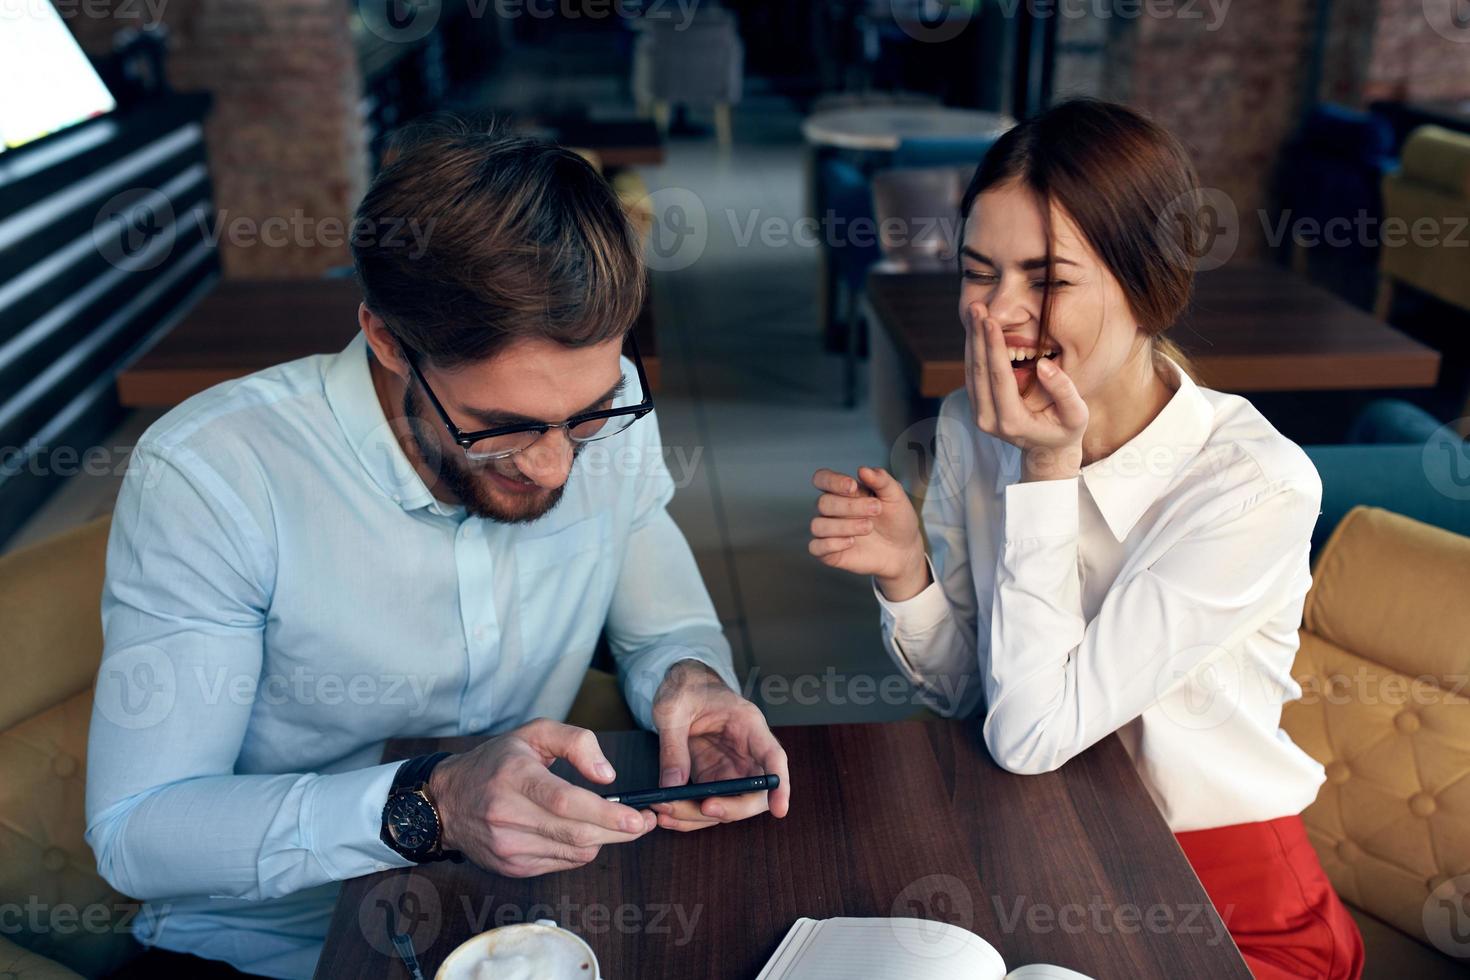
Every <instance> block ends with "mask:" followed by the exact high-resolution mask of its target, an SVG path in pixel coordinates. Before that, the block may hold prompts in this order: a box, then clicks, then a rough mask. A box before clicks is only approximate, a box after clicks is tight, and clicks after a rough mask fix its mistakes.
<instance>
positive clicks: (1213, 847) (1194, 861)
mask: <svg viewBox="0 0 1470 980" xmlns="http://www.w3.org/2000/svg"><path fill="white" fill-rule="evenodd" d="M1174 836H1175V837H1177V838H1178V839H1179V846H1180V847H1182V848H1183V849H1184V856H1185V857H1187V858H1189V863H1190V864H1191V865H1192V866H1193V867H1194V873H1195V874H1197V875H1198V876H1199V880H1200V882H1201V883H1202V884H1203V885H1204V886H1205V892H1206V893H1208V894H1209V896H1210V901H1211V902H1213V903H1214V905H1215V910H1216V911H1217V912H1219V913H1220V918H1222V919H1224V920H1225V926H1226V928H1227V929H1229V930H1230V935H1231V938H1233V939H1234V940H1235V945H1237V946H1239V947H1240V952H1241V953H1242V954H1243V955H1244V956H1245V962H1246V965H1247V966H1249V967H1250V970H1251V973H1252V974H1253V975H1254V976H1255V977H1256V980H1303V978H1311V980H1358V978H1359V977H1361V976H1362V974H1363V937H1362V936H1361V935H1359V933H1358V927H1357V924H1356V923H1354V922H1353V920H1352V917H1351V916H1349V915H1348V911H1347V909H1346V908H1344V907H1343V904H1342V902H1341V900H1339V899H1338V897H1337V892H1335V891H1333V890H1332V883H1331V882H1330V881H1328V880H1327V873H1326V872H1325V871H1323V870H1322V863H1321V862H1320V861H1318V860H1317V853H1316V852H1315V851H1313V850H1312V845H1311V843H1310V842H1309V841H1308V840H1307V830H1306V827H1304V826H1303V825H1302V818H1301V817H1281V818H1279V819H1277V820H1266V821H1263V822H1261V823H1243V824H1236V825H1235V826H1233V827H1215V828H1213V829H1210V830H1192V831H1188V832H1186V833H1182V834H1175V835H1174Z"/></svg>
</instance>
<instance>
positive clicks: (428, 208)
mask: <svg viewBox="0 0 1470 980" xmlns="http://www.w3.org/2000/svg"><path fill="white" fill-rule="evenodd" d="M405 227H408V228H411V229H412V230H413V231H414V235H413V236H412V237H411V236H410V235H409V234H408V233H407V232H406V231H404V229H405ZM352 257H353V263H354V265H355V266H356V270H357V278H358V282H359V283H360V285H361V286H362V291H363V302H364V303H365V304H366V305H367V308H368V309H370V310H372V311H373V312H374V313H376V314H377V315H378V316H379V317H381V318H382V320H383V322H384V323H385V324H386V325H387V327H388V329H389V330H390V331H391V332H392V333H393V335H394V337H395V338H397V340H398V341H399V342H400V343H402V344H404V345H405V346H406V347H408V348H409V349H410V350H412V351H414V352H416V353H419V354H422V355H424V356H425V357H427V358H428V359H429V360H430V361H432V362H433V363H435V364H437V365H439V366H440V367H444V368H453V367H456V366H458V365H461V364H465V363H467V362H471V361H477V360H483V359H485V358H487V357H490V356H492V355H494V354H495V353H497V352H498V351H500V350H501V349H502V348H504V347H505V346H506V345H508V344H509V343H511V342H513V341H514V340H516V339H519V338H529V337H535V338H543V339H548V340H553V341H555V342H557V343H560V344H563V345H565V346H568V347H581V346H586V345H593V344H598V343H602V342H604V341H608V340H614V339H617V338H620V337H622V336H624V335H625V334H626V333H627V332H628V330H629V329H631V328H632V326H633V323H634V321H635V320H636V319H637V316H638V312H639V310H640V309H641V307H642V305H643V296H644V289H645V286H644V266H643V255H642V250H641V246H640V242H639V240H638V237H637V233H636V232H635V231H634V229H633V227H632V225H631V223H630V222H629V220H628V217H627V214H626V213H625V211H624V210H623V207H622V205H621V203H620V202H619V201H618V198H617V195H616V193H615V192H614V191H613V189H612V187H611V186H610V185H609V184H608V182H607V181H606V180H605V179H603V177H602V175H601V174H599V173H598V172H597V171H596V170H594V169H593V168H592V166H591V165H590V164H588V163H587V161H586V160H584V159H583V158H582V157H580V156H578V155H577V154H575V153H573V152H572V151H570V150H567V149H564V148H562V147H559V146H555V145H553V144H550V143H545V142H542V141H539V140H534V139H529V138H526V137H521V136H509V135H503V134H500V133H497V132H495V131H493V130H491V129H487V128H486V127H483V126H476V125H474V124H472V123H471V122H469V121H467V120H464V119H461V118H458V117H453V116H440V117H433V118H431V119H430V120H428V121H427V122H425V123H421V124H416V125H414V126H412V127H410V128H409V129H407V130H404V131H401V132H400V133H399V134H397V135H396V136H395V138H394V140H393V142H392V143H391V144H390V146H389V148H388V150H387V152H386V153H385V155H384V166H383V169H382V170H381V171H380V172H379V173H378V175H377V177H376V178H375V179H374V180H373V183H372V186H371V187H369V188H368V192H367V194H366V195H364V197H363V199H362V203H361V204H360V205H359V206H358V209H357V216H356V219H355V222H354V226H353V240H352Z"/></svg>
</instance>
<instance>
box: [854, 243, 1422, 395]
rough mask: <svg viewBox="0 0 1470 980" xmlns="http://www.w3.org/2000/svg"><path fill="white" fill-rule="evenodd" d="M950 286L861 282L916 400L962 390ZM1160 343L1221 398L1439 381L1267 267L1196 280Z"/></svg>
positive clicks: (1334, 306)
mask: <svg viewBox="0 0 1470 980" xmlns="http://www.w3.org/2000/svg"><path fill="white" fill-rule="evenodd" d="M959 288H960V284H959V277H958V276H957V275H955V274H954V273H952V272H899V273H874V274H873V275H872V276H870V277H869V278H868V287H867V309H868V311H869V316H871V317H872V318H873V320H874V323H875V326H876V327H877V328H879V329H882V330H884V331H886V332H887V334H888V335H889V336H890V337H891V338H892V339H893V341H894V344H895V346H896V347H897V349H898V351H899V356H900V357H901V358H902V360H903V364H904V368H905V370H906V372H907V373H908V375H909V377H910V378H912V379H914V381H915V383H916V385H917V387H918V389H919V392H920V394H921V395H923V396H924V397H926V398H940V397H943V396H944V395H947V394H949V393H950V392H951V391H954V390H956V389H958V388H963V387H964V386H965V373H964V372H965V365H964V359H965V338H964V334H963V332H962V330H961V328H960V320H959ZM1166 336H1168V337H1169V338H1171V339H1172V340H1173V341H1174V342H1175V343H1177V344H1178V345H1179V346H1180V347H1181V348H1183V350H1184V352H1185V353H1186V354H1188V355H1189V356H1190V358H1191V360H1193V361H1194V363H1195V366H1196V367H1197V368H1198V369H1199V374H1200V380H1201V382H1202V383H1203V384H1204V385H1205V386H1206V387H1210V388H1215V389H1218V390H1221V391H1234V392H1250V391H1308V390H1318V391H1321V390H1348V389H1371V388H1421V387H1422V388H1428V387H1432V386H1433V385H1434V383H1435V379H1436V378H1437V377H1438V375H1439V352H1438V351H1435V350H1434V349H1432V348H1430V347H1426V346H1425V345H1424V344H1421V343H1419V342H1418V341H1416V340H1414V339H1412V338H1410V337H1408V336H1406V335H1405V334H1403V333H1400V332H1399V331H1398V330H1395V329H1394V328H1393V327H1391V326H1389V325H1388V324H1385V323H1382V322H1380V321H1378V320H1376V319H1374V318H1373V317H1372V316H1370V315H1369V314H1367V313H1365V312H1363V311H1362V310H1359V309H1358V308H1357V307H1355V306H1352V305H1351V304H1349V303H1348V302H1346V301H1345V300H1343V299H1340V298H1339V297H1337V296H1335V295H1334V294H1332V293H1330V292H1328V291H1327V290H1325V289H1323V288H1321V287H1319V286H1316V285H1314V284H1312V283H1311V282H1308V281H1307V280H1305V279H1302V278H1301V277H1299V276H1296V275H1293V274H1292V273H1290V272H1288V271H1287V270H1285V269H1281V268H1279V267H1277V266H1273V265H1267V264H1250V263H1244V264H1239V265H1226V266H1222V267H1221V268H1219V269H1214V270H1211V271H1209V272H1202V273H1200V274H1199V275H1197V276H1196V277H1195V295H1194V300H1193V302H1192V303H1191V304H1190V309H1189V311H1188V312H1187V313H1186V314H1185V316H1184V317H1183V318H1182V319H1181V320H1180V322H1179V323H1177V324H1175V325H1174V326H1173V327H1172V328H1170V330H1169V331H1168V333H1167V335H1166Z"/></svg>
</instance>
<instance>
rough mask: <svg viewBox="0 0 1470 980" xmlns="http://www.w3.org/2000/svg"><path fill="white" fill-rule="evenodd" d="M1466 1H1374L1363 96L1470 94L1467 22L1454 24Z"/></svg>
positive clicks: (1447, 96)
mask: <svg viewBox="0 0 1470 980" xmlns="http://www.w3.org/2000/svg"><path fill="white" fill-rule="evenodd" d="M1456 4H1458V6H1459V9H1460V10H1461V11H1463V10H1465V9H1466V5H1465V3H1464V0H1378V20H1377V23H1376V24H1375V25H1374V31H1373V46H1372V53H1371V56H1370V58H1369V61H1368V68H1367V73H1366V78H1365V82H1364V90H1363V100H1364V101H1365V102H1369V101H1372V100H1374V99H1409V100H1420V99H1460V98H1467V97H1470V27H1465V26H1462V27H1458V28H1457V27H1455V22H1454V20H1453V19H1452V10H1453V8H1454V6H1455V5H1456Z"/></svg>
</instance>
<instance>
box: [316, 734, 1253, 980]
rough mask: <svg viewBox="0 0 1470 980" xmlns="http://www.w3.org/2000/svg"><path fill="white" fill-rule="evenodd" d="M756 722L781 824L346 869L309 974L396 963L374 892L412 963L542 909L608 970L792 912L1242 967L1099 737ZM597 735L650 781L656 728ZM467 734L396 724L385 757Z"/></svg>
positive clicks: (458, 743) (700, 956)
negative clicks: (587, 852) (1065, 755)
mask: <svg viewBox="0 0 1470 980" xmlns="http://www.w3.org/2000/svg"><path fill="white" fill-rule="evenodd" d="M776 735H777V737H778V738H780V739H781V742H782V744H783V745H784V746H785V747H786V750H787V752H788V753H789V755H790V758H791V786H792V808H791V813H790V814H789V815H788V816H787V817H786V818H785V819H784V820H776V819H774V818H773V817H771V816H769V815H762V816H760V817H755V818H752V819H750V820H746V821H743V822H740V823H737V824H732V825H729V826H725V827H717V828H712V829H708V830H702V831H696V832H694V833H690V834H680V833H676V832H672V831H663V830H655V831H653V832H652V833H651V834H649V835H647V836H646V837H644V838H642V839H641V840H639V841H636V842H635V843H633V844H628V845H619V846H609V847H605V848H603V849H602V852H601V853H600V854H599V855H598V857H597V859H596V860H595V861H594V862H593V863H592V864H590V865H587V866H586V867H583V868H579V869H577V870H574V871H568V872H562V873H558V874H553V875H546V876H543V877H540V878H523V879H512V878H502V877H499V876H497V875H493V874H490V873H488V872H485V871H481V870H480V869H478V868H476V867H475V866H473V865H471V864H468V863H465V864H433V865H426V866H422V867H418V868H410V869H402V870H394V871H387V872H383V873H380V874H376V875H369V876H366V877H362V878H357V879H354V880H352V881H349V882H347V883H346V884H345V885H344V887H343V890H342V894H341V897H340V899H339V901H338V903H337V909H336V913H335V915H334V916H333V919H332V923H331V927H330V929H329V932H328V935H327V940H326V945H325V947H324V949H323V951H322V956H321V959H320V961H319V962H318V964H317V970H316V975H317V976H318V977H323V978H335V977H367V976H371V977H405V976H407V975H408V974H407V971H406V970H405V969H404V967H403V965H402V964H401V963H400V962H397V961H396V960H394V959H393V958H392V956H391V955H390V952H391V946H390V945H389V943H388V940H387V936H386V931H385V928H386V927H385V925H384V923H385V918H386V916H385V906H386V905H387V904H389V903H398V905H399V909H400V912H399V916H398V920H399V922H400V926H402V924H403V923H404V922H406V921H413V922H415V923H416V924H415V927H414V930H413V932H412V935H413V936H414V945H415V947H416V948H417V950H418V954H419V959H420V962H421V964H422V966H423V968H424V972H425V975H426V976H428V977H433V975H434V971H435V970H437V969H438V967H439V964H440V962H441V961H442V960H443V959H444V957H445V956H447V955H448V953H449V952H450V951H451V950H452V949H453V948H454V947H455V946H457V945H458V944H459V943H460V942H462V941H463V940H464V939H466V938H468V937H469V936H470V935H472V934H474V933H476V932H478V931H481V930H482V929H484V928H490V927H492V926H494V925H497V924H499V925H505V924H509V923H511V922H517V921H525V920H526V919H528V918H530V919H535V918H542V917H544V918H552V919H555V920H557V921H558V922H559V923H560V924H561V925H563V926H565V927H567V928H570V929H572V930H573V931H575V932H577V933H579V934H580V935H581V936H582V937H583V938H584V939H586V940H587V942H588V943H590V944H591V946H592V948H593V950H594V951H595V952H596V954H597V956H598V959H599V961H600V963H601V966H602V974H603V977H604V978H606V980H654V978H662V977H669V978H680V980H683V978H699V980H725V978H729V980H753V978H754V977H755V975H756V974H757V973H758V972H759V971H760V968H761V966H762V965H763V964H764V963H765V961H766V959H767V958H768V957H769V956H770V955H771V953H772V952H773V951H774V950H775V948H776V945H777V943H778V942H779V941H780V939H781V937H782V936H783V935H785V933H786V930H787V929H788V928H789V927H790V926H791V924H792V922H794V921H795V920H796V919H797V918H798V917H800V916H811V917H814V918H826V917H831V916H839V915H842V916H884V917H887V916H908V917H917V918H927V919H939V920H944V921H948V922H951V923H954V924H956V925H962V926H965V927H967V928H969V929H971V930H972V931H974V932H975V933H977V934H978V935H980V936H983V937H984V938H985V939H986V940H988V941H989V942H990V943H992V944H993V945H994V946H995V947H996V948H997V949H998V950H999V951H1000V953H1001V955H1002V956H1003V957H1004V958H1005V960H1006V962H1007V964H1008V965H1009V966H1010V967H1012V968H1014V967H1015V966H1018V965H1020V964H1023V963H1031V962H1048V963H1054V964H1057V965H1059V966H1067V967H1072V968H1073V969H1077V970H1081V971H1082V972H1084V973H1086V974H1089V975H1091V976H1094V977H1098V978H1103V980H1113V978H1124V977H1126V978H1129V980H1145V978H1160V980H1163V978H1170V980H1173V978H1178V977H1210V978H1212V980H1226V978H1232V977H1238V978H1241V980H1246V978H1248V977H1249V973H1248V972H1247V970H1246V967H1245V963H1244V961H1243V960H1242V959H1241V957H1240V954H1239V952H1238V951H1237V950H1236V948H1235V946H1234V944H1233V942H1232V941H1231V940H1230V937H1229V935H1228V934H1227V933H1225V932H1224V929H1223V926H1222V924H1221V923H1220V921H1219V919H1218V917H1217V916H1216V914H1215V911H1214V908H1213V907H1212V906H1211V905H1210V904H1209V899H1208V898H1207V897H1206V895H1205V893H1204V890H1203V889H1202V888H1201V887H1200V884H1199V881H1198V879H1196V878H1195V876H1194V873H1193V871H1192V870H1191V869H1190V867H1189V865H1188V864H1187V863H1186V861H1185V859H1184V855H1183V853H1182V852H1181V851H1180V850H1179V847H1178V845H1177V843H1176V842H1175V839H1174V837H1173V835H1172V834H1170V833H1169V830H1168V828H1167V827H1166V826H1165V824H1164V821H1163V818H1162V817H1161V816H1160V815H1159V812H1158V810H1157V809H1156V808H1155V807H1154V805H1153V803H1152V802H1151V801H1150V799H1149V797H1148V794H1147V793H1146V792H1145V790H1144V788H1143V786H1142V784H1141V783H1140V782H1139V780H1138V777H1137V775H1136V774H1135V772H1134V770H1133V767H1132V764H1131V763H1130V762H1129V759H1128V756H1127V754H1126V753H1125V751H1124V749H1123V747H1122V744H1121V743H1120V742H1119V741H1118V740H1117V739H1116V737H1109V738H1108V739H1106V740H1104V741H1103V742H1101V743H1099V744H1098V745H1096V746H1094V747H1093V748H1092V749H1091V750H1090V751H1088V752H1086V753H1084V754H1083V755H1081V756H1079V757H1078V758H1076V759H1074V760H1073V761H1072V762H1070V763H1068V764H1067V765H1066V766H1064V767H1062V769H1060V770H1059V771H1057V772H1054V773H1049V774H1047V775H1043V776H1016V775H1012V774H1010V773H1007V772H1005V771H1003V770H1001V769H1000V768H999V767H997V766H996V765H995V763H993V762H992V761H991V759H990V756H989V755H988V754H987V753H986V751H985V748H984V745H983V743H982V742H981V741H980V738H979V732H978V729H977V728H975V726H974V725H973V724H968V723H958V722H899V723H895V724H883V725H834V726H815V727H807V728H780V729H777V730H776ZM598 738H599V740H600V741H601V743H602V746H603V750H604V751H605V752H606V753H607V757H608V759H609V760H610V761H611V762H612V763H613V765H614V767H616V769H617V770H618V780H619V781H618V783H617V785H618V787H619V788H623V787H631V786H635V785H653V784H655V783H656V782H657V771H658V751H657V741H656V737H655V736H654V735H652V734H650V733H647V732H620V733H613V734H606V733H604V734H600V735H599V736H598ZM475 741H476V740H475V739H444V740H432V739H417V740H400V741H394V742H391V743H389V746H388V749H387V751H386V752H385V759H389V760H392V759H400V758H407V757H411V756H414V755H418V754H421V753H424V752H429V751H433V750H435V749H436V748H443V749H446V750H451V751H462V750H464V749H466V748H468V747H469V746H471V745H473V744H475ZM558 766H559V767H560V766H562V764H561V763H558ZM558 771H561V772H565V770H564V769H559V770H558ZM1151 917H1152V918H1151ZM1140 923H1144V925H1140ZM1149 923H1152V924H1151V925H1150V924H1149Z"/></svg>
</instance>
